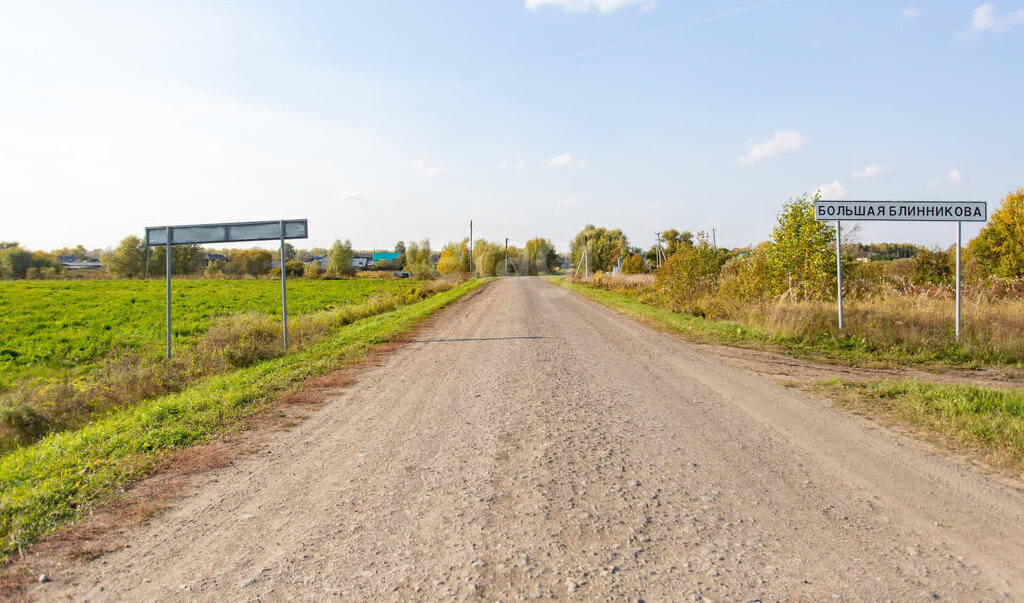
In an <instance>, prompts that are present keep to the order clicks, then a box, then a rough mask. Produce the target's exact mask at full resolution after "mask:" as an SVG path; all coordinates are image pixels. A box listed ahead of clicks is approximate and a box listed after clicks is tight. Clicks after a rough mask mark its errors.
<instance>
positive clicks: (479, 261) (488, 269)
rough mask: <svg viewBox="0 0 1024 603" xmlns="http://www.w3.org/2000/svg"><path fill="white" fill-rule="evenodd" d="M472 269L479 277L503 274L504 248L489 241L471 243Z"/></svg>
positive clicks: (479, 240) (481, 240)
mask: <svg viewBox="0 0 1024 603" xmlns="http://www.w3.org/2000/svg"><path fill="white" fill-rule="evenodd" d="M473 269H474V270H475V271H476V273H477V274H479V275H480V276H498V275H499V274H505V248H504V247H503V246H501V245H499V244H497V243H493V242H491V241H486V240H484V239H477V240H476V241H475V242H474V243H473ZM509 272H511V270H509Z"/></svg>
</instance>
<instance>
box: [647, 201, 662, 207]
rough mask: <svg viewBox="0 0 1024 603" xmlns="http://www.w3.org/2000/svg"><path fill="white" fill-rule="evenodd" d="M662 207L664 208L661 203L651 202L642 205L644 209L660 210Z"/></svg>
mask: <svg viewBox="0 0 1024 603" xmlns="http://www.w3.org/2000/svg"><path fill="white" fill-rule="evenodd" d="M663 207H665V204H664V203H662V202H661V201H652V202H651V203H644V204H643V208H644V209H661V208H663Z"/></svg>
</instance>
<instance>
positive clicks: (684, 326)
mask: <svg viewBox="0 0 1024 603" xmlns="http://www.w3.org/2000/svg"><path fill="white" fill-rule="evenodd" d="M550 280H551V281H552V282H554V283H556V284H558V285H561V286H563V287H566V288H568V289H571V290H573V291H576V292H577V293H580V294H581V295H583V296H585V297H587V298H589V299H591V300H593V301H596V302H598V303H600V304H602V305H605V306H607V307H609V308H611V309H613V310H615V311H616V312H619V313H621V314H624V315H626V316H629V317H630V318H633V319H636V320H640V321H642V322H646V323H648V324H651V325H652V326H656V327H659V328H662V329H665V330H668V331H673V332H676V333H679V334H681V335H682V336H683V338H684V339H687V340H688V341H693V342H697V343H717V344H724V345H730V346H736V347H745V348H753V349H761V350H769V351H775V352H781V353H784V354H789V355H791V356H795V357H799V358H806V359H812V360H818V361H825V362H831V363H835V364H846V365H851V366H863V367H876V368H892V367H898V366H905V365H916V366H919V367H920V368H922V369H925V370H932V371H942V370H944V369H949V368H959V369H963V368H977V367H979V366H982V365H986V366H989V365H991V366H1006V367H1018V368H1019V367H1021V366H1022V363H1024V337H1022V336H1021V334H1020V332H1016V333H1009V332H1005V333H1002V334H999V335H997V334H995V333H994V332H991V331H993V329H994V327H992V325H990V324H988V323H987V322H984V321H975V322H973V323H971V327H970V328H969V329H968V330H969V331H970V332H969V333H968V335H967V337H966V338H965V340H964V342H962V343H959V344H958V343H956V342H955V341H953V338H952V334H951V333H946V332H945V331H946V330H948V331H951V330H952V323H953V321H952V312H950V313H949V315H948V316H946V315H942V316H941V317H940V316H937V315H934V314H935V308H934V307H931V306H928V307H926V308H922V307H921V306H923V305H926V304H924V303H923V302H922V303H921V304H918V305H917V306H913V304H909V303H907V302H906V301H905V300H904V301H899V300H889V301H877V302H872V303H860V305H856V304H851V305H850V307H848V308H847V312H846V314H847V327H848V328H847V329H846V331H844V332H839V331H838V329H837V328H836V325H835V324H834V323H835V314H834V313H835V308H834V306H832V305H828V304H825V303H823V302H814V303H792V302H786V301H782V302H778V303H767V304H766V303H762V304H761V305H759V306H756V307H750V308H743V309H740V310H736V311H735V312H733V313H734V314H738V315H742V316H744V317H745V318H739V319H737V318H731V319H730V318H714V317H712V316H711V315H708V316H704V315H702V314H701V313H698V315H694V314H693V313H681V312H675V311H672V310H670V309H666V308H663V307H660V306H657V305H653V304H652V303H647V300H642V299H641V297H639V296H636V295H631V294H630V293H629V292H618V291H610V290H608V289H602V288H597V287H591V286H587V285H583V284H579V283H573V282H569V281H567V280H565V279H562V278H553V279H550ZM989 322H992V321H989ZM995 322H999V321H995ZM1017 322H1020V318H1019V317H1013V318H1012V320H1011V319H1007V320H1005V321H1002V322H1000V323H999V324H1004V323H1005V324H1011V323H1013V324H1016V323H1017ZM1004 330H1005V329H1004ZM939 331H942V332H939ZM997 343H998V345H997Z"/></svg>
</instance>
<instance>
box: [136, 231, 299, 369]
mask: <svg viewBox="0 0 1024 603" xmlns="http://www.w3.org/2000/svg"><path fill="white" fill-rule="evenodd" d="M308 237H309V225H308V224H307V221H306V220H266V221H262V222H222V223H220V224H186V225H182V226H147V227H146V276H149V248H150V247H152V246H154V245H163V246H164V247H165V248H166V253H165V256H166V260H167V268H166V274H167V357H168V358H170V357H171V256H172V254H171V245H197V244H200V243H238V242H243V241H268V240H272V239H279V240H280V241H281V316H282V318H283V320H282V326H283V328H284V349H286V350H287V349H288V287H287V278H286V276H285V275H286V273H287V272H288V271H287V270H286V269H285V249H284V240H285V239H305V238H308Z"/></svg>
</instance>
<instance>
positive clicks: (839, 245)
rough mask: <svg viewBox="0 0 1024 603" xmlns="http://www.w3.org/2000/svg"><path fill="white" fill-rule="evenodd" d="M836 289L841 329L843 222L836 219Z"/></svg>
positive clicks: (841, 326) (840, 326) (841, 328)
mask: <svg viewBox="0 0 1024 603" xmlns="http://www.w3.org/2000/svg"><path fill="white" fill-rule="evenodd" d="M836 291H837V293H838V294H839V330H840V331H842V330H843V222H842V221H841V220H836Z"/></svg>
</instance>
